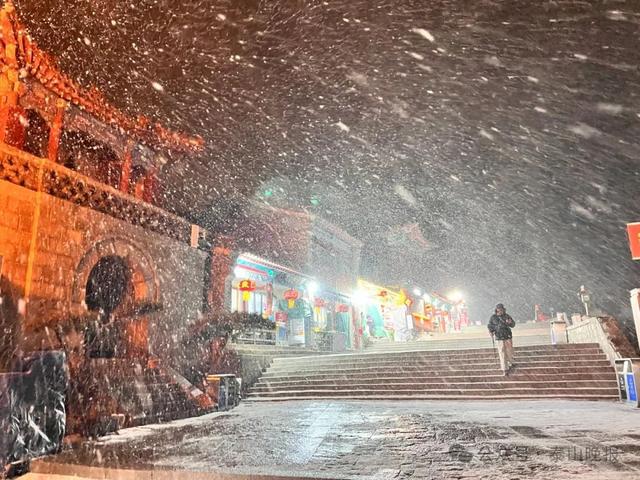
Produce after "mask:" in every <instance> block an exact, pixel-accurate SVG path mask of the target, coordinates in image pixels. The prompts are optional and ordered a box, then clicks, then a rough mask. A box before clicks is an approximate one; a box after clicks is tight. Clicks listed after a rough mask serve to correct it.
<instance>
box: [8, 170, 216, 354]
mask: <svg viewBox="0 0 640 480" xmlns="http://www.w3.org/2000/svg"><path fill="white" fill-rule="evenodd" d="M38 195H40V209H39V215H36V213H35V212H36V211H37V209H36V204H37V197H38ZM0 212H2V214H1V215H0V256H2V257H3V268H2V275H3V277H4V278H5V280H6V281H8V282H10V283H11V284H12V285H13V286H14V287H15V288H16V289H17V290H18V291H21V292H24V289H25V286H26V285H25V282H26V279H27V269H28V267H27V266H28V264H29V256H30V246H31V244H32V238H33V240H35V244H34V248H33V251H32V252H31V256H32V262H31V263H32V266H33V268H32V282H31V288H30V292H29V293H30V295H29V301H28V304H27V305H28V306H27V310H26V319H25V322H24V330H25V333H26V334H27V335H28V333H29V332H33V331H35V330H37V329H39V328H42V327H43V326H46V325H49V326H51V325H52V323H55V322H56V321H58V319H60V318H64V317H65V316H67V315H69V314H70V312H78V311H81V310H82V309H83V304H82V303H83V301H84V296H85V287H86V280H87V277H88V275H89V272H90V271H91V269H92V268H93V266H94V265H95V263H96V262H97V260H98V259H99V258H100V257H101V256H103V255H119V256H122V257H124V258H126V259H127V261H128V262H129V263H130V264H131V266H132V268H133V270H134V278H133V281H134V283H136V287H135V289H136V297H137V299H138V300H144V301H149V302H158V303H161V304H162V306H163V310H162V311H161V312H160V313H156V314H153V315H151V316H150V317H149V322H150V323H149V340H150V348H151V351H152V352H153V353H155V354H157V355H159V356H161V357H165V358H167V357H171V356H173V355H176V354H178V352H174V345H175V344H176V343H177V341H178V339H179V338H180V336H181V333H182V332H183V331H184V329H185V328H186V327H187V326H188V325H189V324H190V323H192V322H194V321H195V320H196V319H197V318H198V315H199V312H200V311H201V309H202V306H203V279H204V267H205V261H206V253H205V252H204V251H202V250H198V249H197V248H192V247H191V246H190V245H189V244H188V243H186V242H184V241H179V240H177V239H174V238H171V237H170V236H167V235H162V234H160V233H155V232H153V231H150V230H149V229H147V228H143V227H141V226H139V225H136V224H134V223H136V222H127V221H125V220H122V219H118V218H115V217H114V216H110V215H107V214H105V213H101V212H99V211H96V210H93V209H90V208H87V207H83V206H80V205H77V204H74V203H72V202H69V201H67V200H62V199H60V198H55V197H53V196H51V195H48V194H46V193H40V194H38V193H36V192H35V191H33V190H32V189H29V188H25V187H23V186H19V185H17V184H15V182H8V181H4V180H0ZM36 216H37V228H35V229H34V220H36ZM135 220H138V222H137V223H139V220H140V219H135Z"/></svg>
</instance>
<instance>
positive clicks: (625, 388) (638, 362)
mask: <svg viewBox="0 0 640 480" xmlns="http://www.w3.org/2000/svg"><path fill="white" fill-rule="evenodd" d="M615 367H616V376H617V378H618V394H619V396H620V401H621V402H625V403H627V404H629V405H631V406H633V407H636V408H640V395H638V394H639V393H640V392H639V391H638V384H639V383H640V358H619V359H617V360H616V361H615Z"/></svg>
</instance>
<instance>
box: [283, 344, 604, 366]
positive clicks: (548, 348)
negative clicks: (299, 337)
mask: <svg viewBox="0 0 640 480" xmlns="http://www.w3.org/2000/svg"><path fill="white" fill-rule="evenodd" d="M495 351H496V349H495V348H493V347H492V346H491V344H489V346H488V347H481V348H467V349H453V350H452V349H447V348H442V349H436V350H434V349H429V350H420V349H418V350H406V351H404V350H403V351H397V352H370V351H367V350H365V352H364V353H341V354H326V355H307V356H297V357H274V362H278V361H291V362H297V361H304V359H313V360H329V359H331V358H383V357H387V356H396V355H400V356H401V355H411V354H414V355H423V356H430V355H442V354H448V355H467V354H468V355H474V354H483V353H484V354H495ZM581 351H586V352H589V353H591V352H594V351H596V352H601V350H600V346H599V345H598V344H592V343H584V344H564V345H530V346H525V347H515V348H514V353H516V354H518V353H520V352H522V353H528V352H537V353H544V352H571V353H578V352H581Z"/></svg>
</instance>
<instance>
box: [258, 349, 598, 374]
mask: <svg viewBox="0 0 640 480" xmlns="http://www.w3.org/2000/svg"><path fill="white" fill-rule="evenodd" d="M497 359H498V356H497V354H495V353H494V354H489V355H485V354H482V355H473V356H466V355H464V356H463V355H460V356H455V355H454V356H451V355H439V356H429V357H422V356H413V357H393V356H388V357H387V358H382V359H364V358H353V359H351V358H340V359H331V360H323V359H318V360H313V359H307V360H305V361H304V362H273V363H272V364H271V366H270V370H272V371H280V370H297V369H305V368H314V369H318V368H329V367H334V368H354V367H362V366H372V365H375V366H379V367H383V366H391V365H393V366H395V365H406V366H426V365H435V364H443V363H448V364H460V363H462V364H466V365H469V364H471V363H490V362H494V361H497ZM572 360H573V361H603V360H604V361H607V357H606V355H604V354H603V353H588V354H584V353H579V354H566V355H562V354H545V355H523V354H517V355H514V361H515V363H523V364H524V363H529V362H532V361H538V362H541V361H546V362H565V361H572Z"/></svg>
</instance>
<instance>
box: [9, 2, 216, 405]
mask: <svg viewBox="0 0 640 480" xmlns="http://www.w3.org/2000/svg"><path fill="white" fill-rule="evenodd" d="M0 29H1V30H0V31H1V38H0V64H1V66H2V70H1V72H0V211H1V212H2V214H1V215H0V275H1V277H0V278H1V279H2V282H3V283H2V285H3V286H4V287H2V288H3V290H4V291H3V292H1V293H4V294H7V295H8V292H9V291H10V292H11V295H10V297H11V298H10V299H9V300H11V302H12V303H14V304H15V309H14V310H15V311H16V312H19V314H18V316H17V317H16V321H15V322H14V325H11V326H10V327H11V328H9V331H11V335H5V337H4V339H3V344H0V349H4V351H5V355H6V352H10V353H11V352H13V351H16V350H17V349H18V348H25V349H29V348H40V347H42V345H34V343H36V342H35V339H39V341H40V342H42V341H47V342H53V340H52V333H51V332H57V333H58V334H62V333H61V332H67V331H68V329H67V326H68V325H67V323H68V322H70V321H71V319H73V318H78V317H85V318H90V317H91V315H92V314H93V316H94V317H98V318H102V319H105V322H106V323H108V322H107V320H106V319H108V318H109V319H111V320H109V321H112V320H113V318H116V319H117V322H116V324H115V325H114V327H113V329H112V330H113V331H115V332H117V336H116V337H114V339H112V341H111V344H110V345H108V346H107V347H100V348H102V349H103V350H104V349H106V350H108V351H109V352H110V353H111V356H113V357H120V358H129V359H137V360H139V361H141V362H142V361H146V360H147V359H149V358H156V359H158V361H160V362H166V364H167V365H169V364H171V365H178V364H179V362H180V358H179V356H180V340H181V337H182V335H183V333H184V332H186V331H187V329H188V328H189V325H190V324H193V323H194V322H196V320H197V319H198V318H199V317H200V316H201V313H202V311H203V309H206V307H207V304H206V298H207V292H206V290H207V286H206V285H207V284H208V280H207V279H208V278H209V275H210V274H209V268H208V264H209V262H210V250H211V247H210V241H208V239H206V233H205V232H204V231H203V230H202V229H200V228H199V227H198V226H197V225H192V224H191V223H190V222H188V221H186V220H185V219H183V218H180V217H178V216H175V215H172V214H170V213H168V212H166V211H165V210H163V209H161V208H159V207H158V206H156V204H155V203H156V197H157V195H158V193H159V189H160V188H161V185H160V184H159V182H158V173H159V172H160V171H161V169H162V168H163V167H164V165H165V164H166V162H167V159H168V158H171V159H175V160H176V161H179V160H180V159H182V158H185V157H188V156H190V155H194V154H197V153H198V151H200V150H201V149H202V147H203V142H202V139H200V138H198V137H191V136H187V135H184V134H181V133H176V132H172V131H170V130H168V129H166V128H164V127H163V126H161V125H160V124H157V123H153V122H151V121H149V120H148V119H146V118H144V117H137V118H131V117H129V116H127V115H125V114H124V113H123V112H122V111H120V110H119V109H117V108H116V107H114V106H112V105H111V104H110V103H109V102H108V101H107V100H106V99H105V98H104V97H103V96H102V95H101V94H100V93H99V92H98V91H97V90H96V89H93V88H92V89H86V88H83V87H81V86H80V85H79V84H77V83H76V82H74V81H73V80H72V79H70V78H69V77H68V76H66V75H64V74H63V73H61V72H60V71H59V70H58V68H57V67H56V64H55V62H54V60H53V59H52V58H51V57H50V56H48V55H47V54H46V53H44V52H43V51H42V50H40V49H39V48H38V46H37V45H36V43H35V42H34V41H33V40H32V39H31V38H30V36H29V35H28V33H27V32H26V30H25V29H24V28H23V26H22V24H21V23H20V21H19V19H18V16H17V14H16V11H15V8H14V6H13V5H12V3H11V2H10V1H8V2H6V3H5V4H4V6H3V7H2V9H1V10H0ZM3 318H5V317H3ZM3 321H4V322H5V323H6V322H8V321H9V320H6V319H5V320H3ZM5 327H7V326H5ZM76 327H78V325H76ZM84 327H85V326H84V325H80V329H83V328H84ZM59 336H60V335H58V337H59ZM43 339H44V340H43ZM58 339H59V338H58ZM85 340H86V339H85ZM0 353H1V352H0ZM92 365H94V367H95V368H98V363H95V362H94V364H92ZM123 365H124V367H123V368H125V367H126V368H129V367H130V366H131V362H129V363H124V364H123ZM126 368H125V370H126ZM156 373H158V372H156ZM158 374H159V373H158ZM163 374H166V372H164V373H163ZM138 407H139V408H138V409H140V408H142V407H144V405H142V406H140V405H139V406H138ZM147 407H149V408H151V407H150V406H149V405H147Z"/></svg>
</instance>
